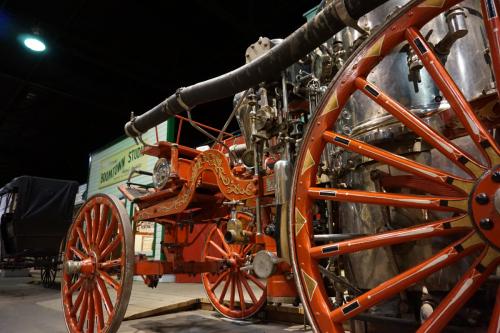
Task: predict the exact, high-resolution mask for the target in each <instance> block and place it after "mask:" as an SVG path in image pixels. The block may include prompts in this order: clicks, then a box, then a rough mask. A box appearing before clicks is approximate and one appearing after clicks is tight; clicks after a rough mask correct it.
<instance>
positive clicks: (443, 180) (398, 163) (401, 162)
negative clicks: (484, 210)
mask: <svg viewBox="0 0 500 333" xmlns="http://www.w3.org/2000/svg"><path fill="white" fill-rule="evenodd" d="M323 139H324V140H325V141H326V142H328V143H331V144H334V145H336V146H339V147H341V148H344V149H347V150H349V151H351V152H354V153H358V154H360V155H363V156H366V157H369V158H371V159H374V160H376V161H378V162H381V163H385V164H388V165H391V166H393V167H395V168H397V169H399V170H401V171H406V172H408V173H410V174H413V175H415V176H418V177H421V178H423V179H427V180H430V181H433V182H437V183H440V184H443V185H445V186H450V185H452V186H454V187H455V188H458V189H461V190H462V191H470V189H471V188H472V186H473V183H472V182H471V181H469V180H466V179H463V178H460V177H456V176H454V175H452V174H450V173H448V172H445V171H443V170H440V169H437V168H433V167H430V166H427V165H424V164H422V163H418V162H416V161H413V160H410V159H408V158H405V157H402V156H399V155H397V154H394V153H391V152H389V151H387V150H384V149H381V148H378V147H375V146H373V145H370V144H367V143H364V142H362V141H359V140H356V139H352V138H349V137H347V136H344V135H341V134H338V133H335V132H333V131H326V132H325V133H323Z"/></svg>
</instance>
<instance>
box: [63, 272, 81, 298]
mask: <svg viewBox="0 0 500 333" xmlns="http://www.w3.org/2000/svg"><path fill="white" fill-rule="evenodd" d="M83 281H84V279H83V277H82V276H80V277H78V279H77V280H76V282H75V283H73V285H72V286H71V287H70V288H69V289H68V290H67V292H66V293H67V294H69V295H72V294H73V293H74V292H75V291H77V290H78V289H79V288H80V287H81V286H82V284H83Z"/></svg>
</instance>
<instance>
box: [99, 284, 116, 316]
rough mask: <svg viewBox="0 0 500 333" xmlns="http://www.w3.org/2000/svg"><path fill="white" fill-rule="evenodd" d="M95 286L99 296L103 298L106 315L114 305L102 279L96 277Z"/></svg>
mask: <svg viewBox="0 0 500 333" xmlns="http://www.w3.org/2000/svg"><path fill="white" fill-rule="evenodd" d="M97 288H98V290H99V293H100V295H101V298H102V299H103V300H104V305H105V308H106V312H107V313H108V315H110V314H111V313H112V312H113V310H114V306H113V303H112V302H111V297H109V292H108V289H107V288H106V285H105V284H104V281H103V280H102V279H101V278H98V279H97Z"/></svg>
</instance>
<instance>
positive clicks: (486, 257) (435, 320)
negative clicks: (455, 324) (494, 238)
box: [418, 247, 500, 332]
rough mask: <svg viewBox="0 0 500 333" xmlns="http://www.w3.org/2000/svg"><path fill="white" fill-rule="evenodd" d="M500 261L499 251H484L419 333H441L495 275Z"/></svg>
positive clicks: (489, 249) (487, 248) (488, 249)
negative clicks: (491, 275)
mask: <svg viewBox="0 0 500 333" xmlns="http://www.w3.org/2000/svg"><path fill="white" fill-rule="evenodd" d="M499 260H500V253H499V252H498V251H496V250H494V249H492V248H490V247H486V248H485V249H483V251H482V253H481V254H480V255H479V256H478V257H477V258H476V260H474V263H473V264H472V265H471V267H470V268H469V270H468V271H467V272H466V273H465V274H464V275H463V276H462V278H461V279H460V281H459V282H458V283H457V284H456V285H455V287H454V288H453V289H452V290H451V291H450V292H449V293H448V295H447V296H446V297H445V299H444V300H442V301H441V303H440V304H439V306H438V307H437V308H436V309H435V310H434V312H432V314H431V315H430V316H429V318H427V320H426V321H425V322H424V324H423V325H422V326H421V327H420V328H419V330H418V332H441V331H442V330H443V328H444V327H445V326H446V324H447V323H448V322H449V321H450V319H451V318H453V316H454V315H455V313H456V312H457V311H458V310H459V309H460V308H461V307H462V306H464V304H465V303H466V302H467V301H468V300H469V299H470V298H471V296H472V295H473V294H474V293H475V292H476V290H477V289H478V288H479V287H480V286H481V285H482V284H483V283H484V281H485V280H486V279H487V278H488V276H489V275H490V274H491V273H493V271H494V270H495V269H496V267H497V265H498V261H499Z"/></svg>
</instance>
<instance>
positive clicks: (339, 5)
mask: <svg viewBox="0 0 500 333" xmlns="http://www.w3.org/2000/svg"><path fill="white" fill-rule="evenodd" d="M333 6H334V7H335V12H336V13H337V16H338V18H339V19H340V20H341V21H342V23H344V24H345V25H346V26H348V27H351V28H353V29H356V30H357V31H359V32H360V33H361V34H363V35H367V34H368V31H366V30H364V29H363V28H361V27H360V26H359V25H358V21H357V20H355V19H354V18H352V16H351V14H349V11H348V10H347V7H346V6H345V2H344V0H333Z"/></svg>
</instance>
